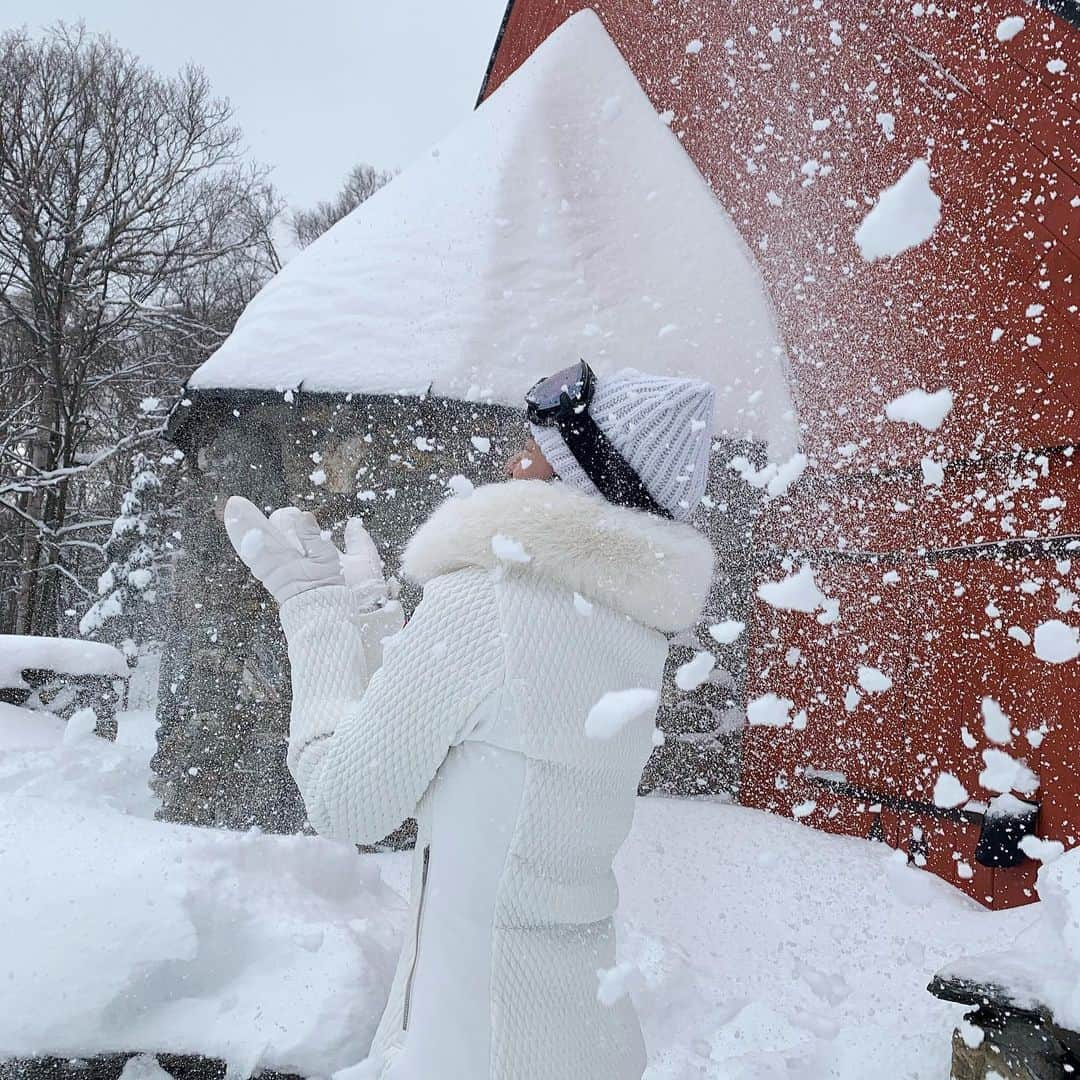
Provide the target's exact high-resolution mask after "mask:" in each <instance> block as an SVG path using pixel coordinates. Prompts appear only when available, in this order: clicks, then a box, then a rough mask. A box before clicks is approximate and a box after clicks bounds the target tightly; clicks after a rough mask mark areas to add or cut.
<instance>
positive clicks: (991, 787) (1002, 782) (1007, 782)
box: [979, 750, 1039, 795]
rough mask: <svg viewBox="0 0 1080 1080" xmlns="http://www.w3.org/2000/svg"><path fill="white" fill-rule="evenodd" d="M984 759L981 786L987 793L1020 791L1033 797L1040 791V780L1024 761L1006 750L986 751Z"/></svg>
mask: <svg viewBox="0 0 1080 1080" xmlns="http://www.w3.org/2000/svg"><path fill="white" fill-rule="evenodd" d="M982 759H983V761H984V762H985V764H986V767H985V768H984V769H983V770H982V772H980V773H979V786H980V787H984V788H986V790H987V791H998V792H1001V793H1003V794H1007V793H1008V792H1010V791H1019V792H1020V793H1021V794H1022V795H1031V794H1033V793H1034V792H1035V791H1037V790H1038V787H1039V778H1038V777H1037V776H1036V775H1035V774H1034V773H1033V772H1032V771H1031V770H1030V769H1029V768H1028V767H1027V765H1026V764H1025V763H1024V762H1023V761H1020V760H1019V759H1018V758H1014V757H1011V756H1010V755H1009V754H1006V753H1005V751H1004V750H984V751H983V752H982Z"/></svg>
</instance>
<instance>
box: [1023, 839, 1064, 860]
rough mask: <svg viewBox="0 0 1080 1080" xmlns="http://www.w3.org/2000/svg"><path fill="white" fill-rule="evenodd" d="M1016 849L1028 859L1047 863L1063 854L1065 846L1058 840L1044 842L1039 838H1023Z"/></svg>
mask: <svg viewBox="0 0 1080 1080" xmlns="http://www.w3.org/2000/svg"><path fill="white" fill-rule="evenodd" d="M1017 847H1019V848H1020V850H1021V851H1022V852H1023V853H1024V854H1025V855H1026V856H1027V857H1028V858H1029V859H1037V860H1038V861H1039V862H1043V863H1048V862H1053V861H1054V860H1055V859H1057V858H1060V857H1061V856H1062V855H1064V854H1065V845H1064V844H1063V843H1062V842H1061V841H1060V840H1044V839H1043V838H1042V837H1041V836H1023V837H1021V838H1020V842H1019V843H1018V844H1017Z"/></svg>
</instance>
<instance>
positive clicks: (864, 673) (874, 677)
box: [859, 664, 893, 694]
mask: <svg viewBox="0 0 1080 1080" xmlns="http://www.w3.org/2000/svg"><path fill="white" fill-rule="evenodd" d="M859 685H860V686H861V687H862V688H863V689H864V690H865V691H866V692H867V693H868V694H881V693H884V692H885V691H886V690H891V689H892V687H893V681H892V679H890V678H889V676H888V675H886V674H885V672H884V671H880V670H879V669H878V668H876V667H867V666H864V665H861V664H860V665H859Z"/></svg>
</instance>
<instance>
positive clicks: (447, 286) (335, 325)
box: [189, 11, 798, 456]
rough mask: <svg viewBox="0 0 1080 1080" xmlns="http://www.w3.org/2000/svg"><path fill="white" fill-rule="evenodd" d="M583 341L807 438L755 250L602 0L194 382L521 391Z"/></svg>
mask: <svg viewBox="0 0 1080 1080" xmlns="http://www.w3.org/2000/svg"><path fill="white" fill-rule="evenodd" d="M578 357H584V358H585V359H587V360H588V361H589V362H590V364H592V365H593V367H594V369H595V370H596V371H597V372H598V373H599V374H601V375H603V373H604V372H605V371H614V370H617V369H619V368H621V367H626V366H630V367H637V368H640V369H642V370H647V371H654V372H658V373H664V374H684V375H694V376H698V377H701V378H705V379H708V380H709V381H710V382H712V383H714V384H715V385H716V387H717V389H718V406H717V418H716V419H717V430H718V432H723V433H726V434H729V435H732V436H738V437H742V436H750V437H753V438H757V439H759V440H763V441H768V442H769V443H770V449H771V451H772V453H773V454H774V455H782V456H786V455H787V454H789V453H790V452H791V451H792V450H794V448H795V446H796V444H797V442H798V429H797V424H796V420H795V414H794V409H793V405H792V401H791V396H790V392H789V388H788V383H787V364H786V358H785V355H784V351H783V346H782V343H781V339H780V335H779V332H778V330H777V325H776V318H775V315H774V312H773V309H772V305H771V303H770V300H769V298H768V295H767V293H766V291H765V288H764V286H763V284H762V281H761V277H760V274H759V272H758V269H757V266H756V264H755V262H754V259H753V257H752V256H751V254H750V252H749V250H748V249H747V247H746V245H745V244H744V242H743V240H742V238H741V237H740V235H739V233H738V232H737V230H736V229H735V226H734V225H733V223H732V222H731V220H730V218H729V217H728V215H727V213H726V212H725V211H724V209H723V207H722V206H721V205H720V203H719V202H718V200H717V199H716V198H715V197H714V196H713V194H712V192H711V191H710V189H709V187H708V185H707V184H706V183H705V181H704V180H703V178H702V176H701V174H700V173H699V172H698V171H697V168H696V167H695V165H694V164H693V162H692V161H691V160H690V158H689V157H688V156H687V154H686V153H685V151H684V150H683V148H682V146H681V145H680V143H679V141H678V139H677V138H676V137H675V135H674V134H673V133H672V132H671V131H670V130H669V128H668V127H667V125H666V124H665V122H664V119H663V118H662V117H658V116H657V114H656V111H655V110H654V108H653V106H652V104H651V103H650V101H649V99H648V98H647V97H646V95H645V94H644V92H643V91H642V89H641V87H640V86H639V85H638V82H637V80H636V79H635V77H634V75H633V73H632V72H631V70H630V69H629V67H628V66H627V64H626V62H625V61H624V60H623V58H622V56H621V55H620V53H619V51H618V49H617V48H616V47H615V45H614V44H613V42H612V41H611V39H610V38H609V37H608V35H607V33H606V31H605V30H604V28H603V26H602V25H601V23H600V20H599V19H598V18H597V16H596V15H595V14H594V13H593V12H591V11H584V12H581V13H579V14H577V15H575V16H574V17H572V18H571V19H569V20H568V21H567V22H566V23H564V24H563V25H562V26H561V27H560V28H559V29H558V30H557V31H556V32H555V33H553V34H552V35H551V36H550V37H549V38H548V40H547V41H546V42H545V43H544V44H543V45H541V46H540V48H538V49H537V50H536V52H535V53H534V54H533V55H532V56H531V57H530V58H529V60H528V61H526V63H525V64H523V65H522V67H521V68H520V70H519V71H518V72H517V73H516V74H515V75H514V76H513V77H512V78H510V79H509V80H508V81H507V82H506V83H505V84H504V85H503V86H502V87H501V88H500V89H499V90H498V91H497V92H496V93H495V94H493V95H492V97H491V98H489V99H488V100H487V101H486V102H485V103H484V104H483V105H482V106H481V107H480V108H479V109H477V110H476V112H475V113H473V114H472V115H471V116H470V117H469V119H468V120H467V121H466V122H465V123H464V124H462V125H461V126H460V127H459V128H458V129H457V130H455V131H454V132H453V133H452V134H451V135H449V136H448V137H447V138H446V139H445V140H444V141H443V142H441V143H440V144H439V145H437V146H436V147H434V148H433V149H432V150H431V151H430V152H429V153H428V154H427V155H425V156H424V157H423V158H421V159H420V160H419V161H417V162H416V163H414V164H413V165H412V166H411V167H410V168H408V169H407V170H406V171H405V172H403V173H402V174H401V175H400V176H398V177H397V178H396V179H394V180H393V181H392V182H391V183H390V184H389V185H387V186H386V187H385V188H383V189H382V190H381V191H380V192H378V194H376V195H375V196H373V197H372V198H371V199H369V200H368V201H367V202H366V203H364V204H363V205H362V206H360V207H359V208H357V210H355V211H354V212H353V213H352V214H350V215H349V216H348V217H346V218H345V219H344V220H342V221H341V222H339V223H338V224H337V225H335V226H334V227H333V228H332V229H330V230H329V231H328V232H327V233H326V234H324V235H323V236H322V237H320V238H319V239H318V240H317V241H316V242H315V243H314V244H312V245H311V246H310V247H309V248H307V249H306V250H305V251H303V252H301V253H300V254H299V255H297V256H296V257H295V258H293V259H292V260H290V262H289V263H288V264H287V265H286V266H285V268H284V269H283V270H282V271H281V272H280V273H279V274H278V275H277V276H276V277H275V278H274V279H273V280H272V281H271V282H270V283H269V284H268V285H267V286H266V287H265V288H264V289H263V290H262V291H261V292H260V293H259V295H258V296H256V297H255V299H254V300H253V301H252V302H251V304H250V305H249V306H248V308H247V310H246V311H245V312H244V314H243V316H242V317H241V318H240V320H239V321H238V323H237V325H236V328H235V330H234V331H233V333H232V334H231V335H230V337H229V338H228V339H227V340H226V341H225V343H224V344H223V345H222V346H221V348H219V349H218V350H217V352H215V353H214V355H213V356H211V357H210V358H209V359H208V360H207V361H206V363H204V364H203V365H202V367H200V368H199V370H198V371H197V372H196V373H195V375H194V376H193V378H192V379H191V382H190V384H189V385H190V386H191V387H192V388H193V389H211V388H231V389H260V390H286V389H293V388H295V387H297V386H298V385H300V384H302V385H303V387H304V389H305V390H309V391H331V392H356V393H402V392H404V393H423V392H424V391H427V390H429V389H430V392H431V393H433V394H435V395H438V396H443V397H451V398H463V399H467V400H476V399H480V400H491V401H495V402H500V403H505V404H519V403H520V402H521V398H522V395H523V393H524V391H525V390H526V389H527V388H528V387H529V386H530V385H531V383H532V382H534V381H535V380H536V379H537V378H539V377H540V376H542V375H545V374H548V373H550V372H551V371H554V370H557V369H558V368H559V367H561V366H565V365H566V364H568V363H572V362H573V361H574V360H576V359H577V358H578Z"/></svg>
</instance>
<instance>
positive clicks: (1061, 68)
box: [1046, 57, 1069, 75]
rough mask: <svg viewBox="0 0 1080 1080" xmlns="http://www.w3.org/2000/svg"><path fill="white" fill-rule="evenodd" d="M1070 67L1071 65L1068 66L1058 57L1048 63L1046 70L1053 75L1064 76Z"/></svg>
mask: <svg viewBox="0 0 1080 1080" xmlns="http://www.w3.org/2000/svg"><path fill="white" fill-rule="evenodd" d="M1068 66H1069V65H1068V64H1066V63H1065V61H1064V60H1062V59H1060V58H1057V57H1055V58H1054V59H1053V60H1047V61H1046V70H1047V71H1049V72H1050V74H1051V75H1063V74H1064V73H1065V69H1066V68H1067V67H1068Z"/></svg>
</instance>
